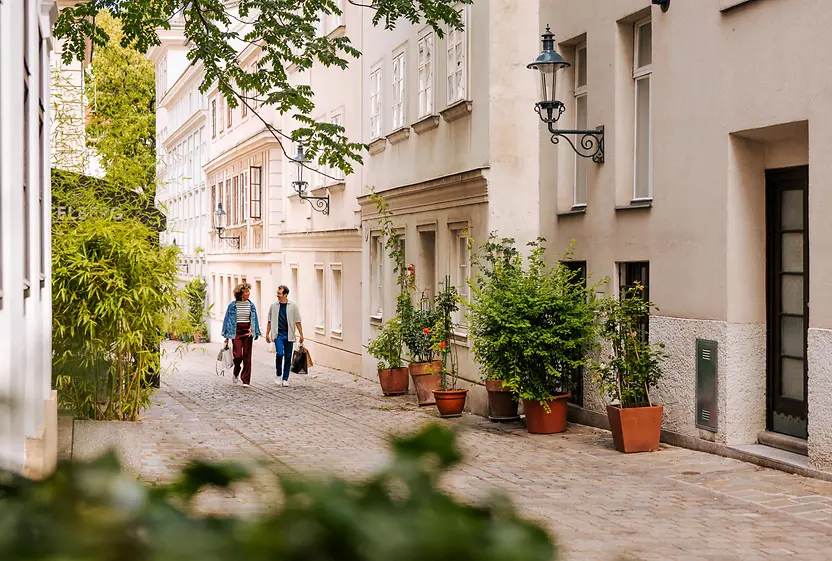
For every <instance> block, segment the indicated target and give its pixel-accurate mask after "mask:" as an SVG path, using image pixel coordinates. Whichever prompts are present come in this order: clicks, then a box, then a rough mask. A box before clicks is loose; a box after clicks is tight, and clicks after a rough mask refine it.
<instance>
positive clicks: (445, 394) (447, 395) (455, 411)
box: [433, 390, 468, 418]
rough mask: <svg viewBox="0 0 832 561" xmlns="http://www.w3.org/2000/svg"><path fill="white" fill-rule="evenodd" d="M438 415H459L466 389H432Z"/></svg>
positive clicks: (463, 403) (463, 404)
mask: <svg viewBox="0 0 832 561" xmlns="http://www.w3.org/2000/svg"><path fill="white" fill-rule="evenodd" d="M433 396H434V398H435V399H436V408H437V409H438V410H439V416H440V417H445V418H447V417H461V416H462V409H463V408H464V407H465V398H467V397H468V390H445V391H443V390H433Z"/></svg>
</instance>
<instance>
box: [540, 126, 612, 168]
mask: <svg viewBox="0 0 832 561" xmlns="http://www.w3.org/2000/svg"><path fill="white" fill-rule="evenodd" d="M549 132H550V133H552V138H551V140H552V144H559V143H560V139H561V138H563V139H564V140H566V142H568V143H569V145H570V146H571V147H572V150H573V151H574V152H575V153H576V154H577V155H578V156H580V157H582V158H592V161H593V162H595V163H596V164H603V163H604V126H603V125H600V126H599V127H598V128H597V129H594V130H567V129H556V128H555V127H553V126H552V123H549ZM570 135H574V136H575V140H574V141H573V140H572V139H570V138H569V136H570Z"/></svg>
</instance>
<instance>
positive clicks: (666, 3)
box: [653, 0, 670, 12]
mask: <svg viewBox="0 0 832 561" xmlns="http://www.w3.org/2000/svg"><path fill="white" fill-rule="evenodd" d="M653 5H654V6H661V7H662V11H663V12H666V11H667V10H668V9H670V0H653Z"/></svg>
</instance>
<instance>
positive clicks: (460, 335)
mask: <svg viewBox="0 0 832 561" xmlns="http://www.w3.org/2000/svg"><path fill="white" fill-rule="evenodd" d="M451 342H452V343H453V344H454V345H456V346H458V347H470V346H471V340H470V339H469V338H468V331H467V330H460V331H454V332H453V335H452V336H451Z"/></svg>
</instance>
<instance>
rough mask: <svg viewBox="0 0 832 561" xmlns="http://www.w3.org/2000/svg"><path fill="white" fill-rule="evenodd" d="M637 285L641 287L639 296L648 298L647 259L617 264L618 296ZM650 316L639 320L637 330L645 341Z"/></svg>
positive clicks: (623, 294)
mask: <svg viewBox="0 0 832 561" xmlns="http://www.w3.org/2000/svg"><path fill="white" fill-rule="evenodd" d="M637 286H640V287H641V288H642V294H641V297H642V298H643V299H644V300H646V301H649V300H650V263H649V262H648V261H630V262H624V263H619V264H618V296H619V298H624V297H625V295H626V294H627V292H628V291H629V290H630V289H633V288H635V287H637ZM649 328H650V316H645V317H644V318H642V319H641V321H639V324H638V330H639V334H640V336H641V338H642V339H643V340H644V341H646V340H647V339H648V335H649Z"/></svg>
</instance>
